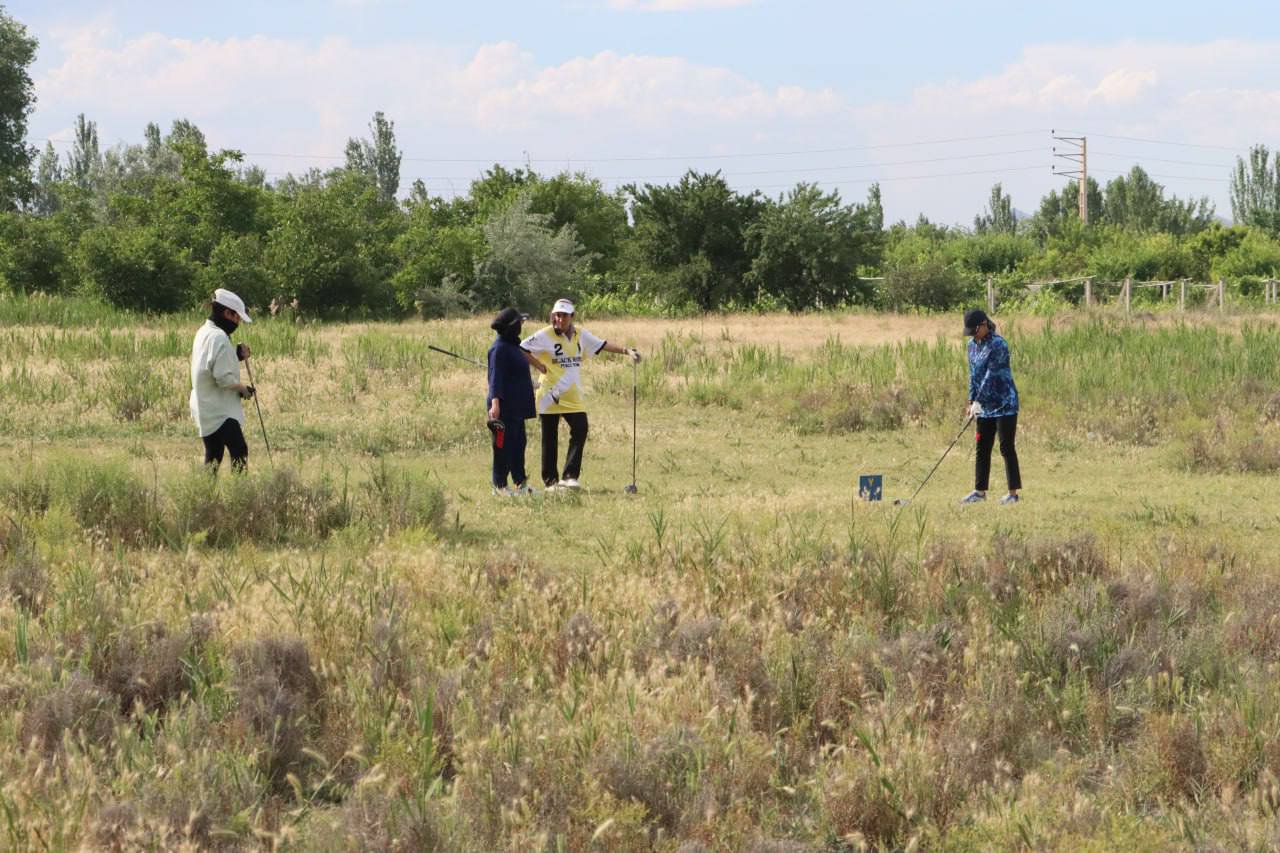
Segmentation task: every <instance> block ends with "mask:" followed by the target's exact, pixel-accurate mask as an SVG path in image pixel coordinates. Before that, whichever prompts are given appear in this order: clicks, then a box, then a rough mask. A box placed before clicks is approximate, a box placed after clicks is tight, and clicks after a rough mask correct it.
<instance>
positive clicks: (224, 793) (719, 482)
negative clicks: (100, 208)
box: [0, 300, 1280, 853]
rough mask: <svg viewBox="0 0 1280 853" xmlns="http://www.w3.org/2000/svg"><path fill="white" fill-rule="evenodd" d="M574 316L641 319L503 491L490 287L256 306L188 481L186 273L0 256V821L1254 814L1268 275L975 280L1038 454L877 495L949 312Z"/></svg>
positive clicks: (1274, 327) (1266, 756)
mask: <svg viewBox="0 0 1280 853" xmlns="http://www.w3.org/2000/svg"><path fill="white" fill-rule="evenodd" d="M584 319H585V323H584V324H585V325H587V326H588V327H589V328H591V330H592V331H594V332H595V333H596V334H598V335H600V336H601V337H605V338H607V339H609V340H612V341H617V342H622V343H627V344H630V345H634V346H636V347H638V348H639V349H640V350H641V352H642V353H644V355H645V356H646V358H645V361H644V362H643V363H642V364H641V365H640V367H639V369H638V370H636V371H635V372H634V374H633V370H632V367H631V366H630V365H629V364H628V363H627V362H625V361H624V360H623V359H622V358H620V357H602V358H601V359H599V360H597V361H594V362H592V363H590V364H588V365H587V366H586V367H585V368H584V372H585V374H586V376H587V380H588V386H589V389H590V392H591V395H592V396H591V408H590V412H591V419H592V421H591V435H590V439H589V441H588V445H587V450H586V461H585V465H584V470H583V484H584V487H585V488H584V490H583V491H582V492H581V493H578V494H559V493H552V494H546V493H541V492H540V493H539V494H537V495H535V496H533V497H531V498H522V499H501V498H497V497H494V496H492V495H491V494H490V489H489V485H488V468H489V452H488V433H487V432H486V431H485V430H484V426H483V415H484V413H483V396H484V374H483V371H482V370H481V369H479V368H476V367H473V366H470V365H467V364H465V363H462V362H459V361H453V360H450V359H447V358H445V357H444V356H441V355H439V354H437V353H435V352H432V351H431V350H429V349H427V344H429V343H430V344H435V345H437V346H441V347H443V348H445V349H450V350H453V351H455V352H459V353H463V354H465V355H468V356H470V357H473V358H478V359H483V354H484V351H485V349H486V348H487V346H488V343H489V340H490V335H491V333H490V332H489V331H488V329H487V319H481V318H473V319H469V320H447V321H433V322H414V323H405V324H355V323H353V324H346V325H318V324H305V323H295V322H292V320H291V319H290V318H287V317H282V318H264V319H263V320H262V321H261V322H258V323H255V324H253V325H252V326H251V327H247V328H246V329H245V330H244V335H243V339H244V340H247V341H249V342H250V343H251V345H252V346H253V350H254V353H255V356H254V359H253V363H254V373H255V379H256V381H257V384H258V388H259V390H260V394H261V397H260V399H261V403H262V406H263V414H264V418H265V420H266V427H267V430H268V433H269V436H270V440H271V444H272V450H273V454H274V461H273V462H269V461H268V459H267V454H266V452H265V449H264V447H263V442H262V436H261V433H260V431H259V427H258V423H257V419H256V416H255V415H254V414H253V412H252V410H251V409H250V410H248V412H247V413H248V416H249V420H248V422H247V423H246V434H247V436H248V438H249V442H250V448H251V457H250V467H251V472H250V474H249V475H247V476H245V477H233V476H231V475H230V473H229V472H228V471H224V472H223V473H222V474H221V476H219V477H218V478H217V479H216V480H213V479H210V478H209V477H208V475H207V474H206V473H205V472H203V471H201V470H200V466H199V459H200V444H199V441H198V438H197V437H196V435H195V432H194V428H193V427H192V425H191V424H190V421H189V416H188V413H187V392H188V390H189V378H188V359H189V352H190V342H191V336H192V334H193V333H194V330H195V328H196V327H197V326H198V324H199V321H200V318H199V317H197V316H195V315H192V316H188V317H165V318H159V319H155V318H151V319H148V318H140V317H136V316H133V315H128V314H123V313H115V312H110V311H105V310H103V309H101V308H98V307H96V306H93V305H90V304H86V303H79V302H76V301H72V300H16V301H15V300H5V301H0V343H2V345H3V347H4V351H5V353H6V358H5V360H4V363H3V364H2V365H0V400H3V401H4V406H3V408H2V409H0V448H3V453H4V458H5V460H6V464H5V465H4V466H3V468H2V469H0V738H3V743H4V748H3V751H0V839H3V841H2V842H0V846H3V847H5V848H10V849H33V848H35V849H55V850H72V849H117V850H132V849H156V850H158V849H201V850H203V849H259V848H269V849H306V850H352V849H375V850H423V849H440V850H455V849H456V850H493V849H504V850H530V849H535V850H590V849H600V850H605V849H607V850H649V849H656V850H669V851H677V850H678V851H681V853H697V851H711V850H754V851H759V853H766V851H773V853H783V851H786V853H798V851H806V850H852V849H864V848H871V849H882V850H896V849H922V850H924V849H928V850H968V849H975V848H977V849H993V848H1000V849H1008V848H1020V847H1026V848H1036V849H1042V848H1043V849H1064V850H1065V849H1070V850H1089V849H1096V850H1101V849H1115V848H1122V849H1152V850H1154V849H1160V850H1166V849H1178V848H1182V849H1219V848H1232V849H1241V848H1243V849H1269V848H1274V847H1276V846H1277V845H1280V823H1277V809H1280V682H1278V681H1277V679H1276V674H1277V666H1278V664H1280V619H1278V617H1277V613H1276V608H1275V604H1274V602H1275V600H1276V597H1277V594H1280V575H1278V574H1277V571H1276V565H1277V558H1280V539H1278V538H1277V536H1276V526H1277V523H1278V522H1280V512H1277V509H1276V503H1275V494H1276V490H1275V477H1276V474H1277V472H1278V471H1280V317H1278V316H1275V315H1270V314H1266V313H1260V312H1258V311H1254V312H1252V313H1249V314H1240V315H1235V314H1230V313H1229V314H1228V315H1227V316H1225V317H1222V316H1219V315H1218V314H1216V313H1204V312H1200V311H1194V312H1188V313H1187V314H1186V315H1177V314H1172V313H1161V312H1157V313H1146V314H1144V313H1138V314H1135V315H1134V316H1133V317H1131V318H1121V317H1118V316H1116V315H1114V314H1112V313H1090V312H1064V313H1060V314H1057V315H1055V316H1050V317H1037V316H1017V315H1014V316H1010V317H1001V318H997V319H998V320H999V322H1000V324H1001V332H1002V333H1003V334H1005V335H1006V337H1007V338H1008V340H1009V341H1010V345H1011V348H1012V351H1013V366H1014V374H1015V377H1016V379H1017V382H1018V385H1019V389H1020V391H1021V394H1022V400H1023V414H1022V416H1021V417H1020V419H1019V450H1020V455H1021V457H1022V464H1023V477H1024V480H1025V486H1026V488H1025V491H1024V498H1025V499H1024V501H1023V503H1022V504H1020V505H1017V506H997V505H995V504H994V502H993V501H992V502H988V503H987V504H986V505H977V506H964V507H962V506H959V505H957V500H958V499H959V498H960V497H961V496H962V495H964V494H965V493H966V492H967V491H968V489H969V488H970V487H971V484H972V483H971V479H972V468H973V461H972V450H971V445H972V440H971V439H968V440H965V439H962V440H961V442H960V443H959V444H958V445H957V447H956V448H955V450H954V451H952V453H951V455H950V456H949V457H948V459H947V460H946V461H945V463H944V464H943V465H942V467H941V468H940V469H939V471H938V473H937V474H936V475H935V476H934V479H933V480H932V481H931V482H930V483H929V485H928V487H927V488H926V489H925V490H924V491H923V492H922V493H921V494H920V496H919V497H918V498H917V499H916V500H915V501H913V502H912V503H911V504H910V505H908V506H906V507H902V508H899V507H895V506H894V505H893V504H892V502H891V501H892V499H893V498H898V497H905V496H907V495H909V494H910V493H911V492H912V491H913V490H914V488H915V486H916V484H917V483H918V482H919V479H920V478H921V477H923V476H924V474H925V473H926V472H927V471H928V470H929V468H930V467H931V466H932V465H933V464H934V462H935V461H936V460H937V459H938V456H939V455H940V454H941V452H942V450H943V449H944V448H945V447H946V446H947V443H948V442H949V441H950V440H951V438H952V437H953V436H954V435H955V433H956V431H957V429H958V428H959V426H960V424H961V423H962V416H961V411H962V408H963V405H964V403H965V400H966V392H967V386H966V380H967V371H966V367H965V364H964V356H963V349H962V346H963V339H962V338H961V337H960V336H959V331H960V329H959V326H960V322H959V318H958V317H952V316H915V315H911V316H907V315H903V316H893V315H878V314H857V313H847V314H846V313H839V314H816V315H800V316H784V315H762V316H757V315H725V316H720V315H708V316H706V317H701V318H691V319H670V320H658V319H645V320H636V319H627V318H609V317H601V318H591V317H587V318H584ZM237 337H238V338H239V337H240V336H239V335H238V336H237ZM633 378H634V380H635V381H636V382H637V383H638V389H639V423H640V428H639V433H638V448H639V453H638V455H639V470H638V477H637V485H638V494H636V495H627V494H625V493H624V491H623V489H624V487H625V486H626V485H627V484H628V483H629V482H630V481H631V393H632V382H633ZM562 444H563V442H562ZM537 460H538V442H537V429H536V427H534V428H532V429H531V433H530V448H529V453H528V460H527V461H528V463H529V466H530V470H531V472H534V473H535V476H536V471H537V467H538V466H537ZM863 473H881V474H883V475H884V477H885V492H886V500H885V501H882V502H878V503H870V502H862V501H859V500H857V499H856V481H857V476H858V475H859V474H863ZM1002 477H1003V469H1002V465H1001V463H1000V461H999V458H998V455H997V458H996V461H995V463H994V471H993V483H992V485H993V487H994V490H995V491H996V492H997V493H998V492H999V487H1000V486H1001V485H1002V482H1001V480H1002Z"/></svg>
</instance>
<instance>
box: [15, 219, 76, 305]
mask: <svg viewBox="0 0 1280 853" xmlns="http://www.w3.org/2000/svg"><path fill="white" fill-rule="evenodd" d="M69 242H70V241H69V239H68V235H67V234H66V233H65V232H64V231H63V230H62V229H61V228H60V223H59V222H58V221H57V220H55V219H54V218H53V217H47V216H31V215H29V214H22V213H16V212H12V211H9V212H3V213H0V281H3V282H7V283H8V287H9V290H10V291H12V292H15V293H37V292H39V293H63V292H65V291H66V290H68V289H69V285H70V283H71V281H72V280H73V278H74V276H73V275H72V274H71V269H70V258H69V257H68V244H69Z"/></svg>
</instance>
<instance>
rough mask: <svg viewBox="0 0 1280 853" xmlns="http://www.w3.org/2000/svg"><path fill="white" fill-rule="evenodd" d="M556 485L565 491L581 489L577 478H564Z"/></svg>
mask: <svg viewBox="0 0 1280 853" xmlns="http://www.w3.org/2000/svg"><path fill="white" fill-rule="evenodd" d="M556 485H558V486H560V487H561V488H565V489H580V488H582V484H581V483H579V482H578V478H577V477H565V478H564V479H563V480H561V481H560V482H559V483H557V484H556Z"/></svg>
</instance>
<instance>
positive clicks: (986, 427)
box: [973, 415, 1022, 492]
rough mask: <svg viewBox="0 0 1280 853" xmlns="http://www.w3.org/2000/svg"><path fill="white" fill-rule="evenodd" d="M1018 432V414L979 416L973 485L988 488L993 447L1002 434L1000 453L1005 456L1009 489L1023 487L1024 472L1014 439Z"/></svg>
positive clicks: (1005, 472)
mask: <svg viewBox="0 0 1280 853" xmlns="http://www.w3.org/2000/svg"><path fill="white" fill-rule="evenodd" d="M1017 433H1018V416H1017V415H1009V416H1007V417H1003V418H978V459H977V471H976V472H975V475H974V484H973V487H974V488H975V489H977V490H978V491H980V492H985V491H986V490H987V485H988V484H989V483H990V481H991V447H992V445H994V444H995V442H996V435H997V434H998V435H999V436H1000V455H1001V456H1003V457H1004V476H1005V479H1006V480H1008V482H1009V491H1013V490H1014V489H1021V488H1022V472H1021V471H1019V470H1018V451H1017V450H1015V449H1014V447H1013V439H1014V436H1016V435H1017Z"/></svg>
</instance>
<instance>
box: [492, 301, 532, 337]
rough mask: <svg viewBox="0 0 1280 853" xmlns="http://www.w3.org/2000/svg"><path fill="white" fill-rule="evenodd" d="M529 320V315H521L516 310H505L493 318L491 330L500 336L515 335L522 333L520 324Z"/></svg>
mask: <svg viewBox="0 0 1280 853" xmlns="http://www.w3.org/2000/svg"><path fill="white" fill-rule="evenodd" d="M528 319H529V315H528V314H521V313H520V312H519V311H517V310H516V309H514V308H503V309H502V310H501V311H499V312H498V316H496V317H494V318H493V322H492V323H490V324H489V328H490V329H493V330H494V331H495V332H497V333H498V334H500V335H501V334H507V333H515V332H519V331H520V324H521V323H523V322H524V321H525V320H528Z"/></svg>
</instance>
